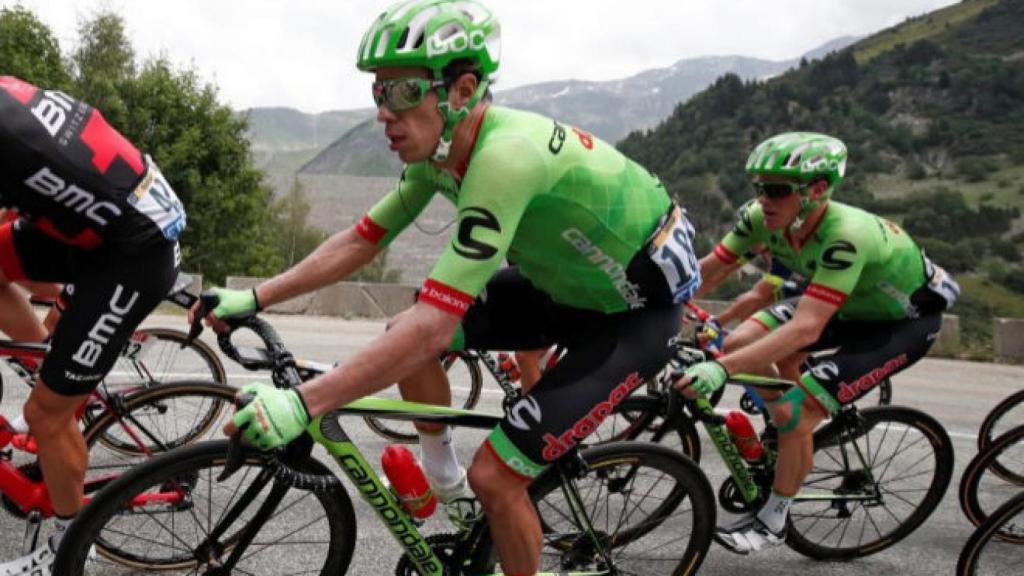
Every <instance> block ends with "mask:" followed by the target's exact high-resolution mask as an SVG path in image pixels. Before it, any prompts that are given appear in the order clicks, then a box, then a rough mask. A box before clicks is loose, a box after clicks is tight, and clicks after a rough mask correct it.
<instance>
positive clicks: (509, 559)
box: [467, 306, 680, 574]
mask: <svg viewBox="0 0 1024 576" xmlns="http://www.w3.org/2000/svg"><path fill="white" fill-rule="evenodd" d="M549 312H550V313H551V318H552V319H553V320H554V323H555V324H554V325H559V326H561V327H562V328H563V330H562V331H561V332H554V334H555V337H556V338H558V340H559V341H560V342H565V343H566V344H567V348H568V350H569V351H568V353H567V354H566V356H565V357H564V358H563V359H562V360H561V361H559V363H558V364H557V365H556V366H555V367H554V368H553V369H551V370H550V371H549V372H545V373H544V375H543V376H542V377H541V379H540V381H539V382H538V383H537V385H536V386H535V387H534V389H533V390H532V391H531V392H530V393H529V394H527V395H525V396H523V397H522V398H521V399H520V400H519V401H518V402H517V403H516V404H514V405H512V406H511V407H510V408H509V410H508V412H507V413H506V415H505V419H504V420H503V421H502V423H501V424H500V425H499V426H498V427H497V428H495V429H494V431H493V432H492V433H491V435H490V436H489V437H488V439H487V441H486V442H485V443H484V445H483V446H482V447H481V448H480V449H479V450H478V451H477V456H476V457H475V458H474V461H473V466H472V467H471V468H470V471H469V480H470V485H471V486H472V487H473V491H474V492H475V493H476V495H477V497H478V499H479V500H480V503H481V505H482V506H483V508H484V510H485V511H486V512H487V515H488V518H489V519H490V526H491V534H492V536H493V539H494V541H495V544H496V545H497V547H498V552H499V555H500V556H501V559H502V568H503V570H504V571H505V572H506V573H516V574H532V573H534V572H535V571H536V570H537V567H538V564H537V563H538V561H539V552H540V546H541V532H540V525H539V521H538V519H537V516H536V512H535V511H534V509H533V507H532V505H531V504H530V500H529V498H528V496H527V491H526V488H527V486H528V485H529V482H530V481H531V480H532V479H533V478H535V477H536V476H537V475H538V474H540V473H541V472H542V471H543V470H544V469H545V468H546V467H547V466H548V465H549V464H550V463H551V462H553V461H555V460H557V459H558V458H560V457H561V456H563V455H564V454H566V453H568V452H569V451H571V450H572V449H573V447H574V446H575V445H576V444H577V443H578V442H580V441H581V440H583V439H584V438H586V437H587V436H588V435H589V434H591V433H592V432H593V431H594V430H596V429H597V427H598V426H599V425H600V423H601V421H602V420H604V418H605V417H607V416H608V415H610V414H611V413H612V410H613V409H614V407H615V406H616V405H617V404H618V403H619V402H621V401H622V400H623V399H625V398H626V397H627V396H628V395H629V394H630V392H632V391H633V390H634V389H636V388H637V387H638V386H640V385H641V384H642V383H643V382H644V381H645V379H647V378H651V377H653V376H654V374H656V373H657V372H658V371H659V370H660V369H661V368H662V367H663V366H664V364H665V362H667V361H668V359H669V358H670V357H671V354H672V351H671V349H670V348H669V341H670V339H671V337H672V336H673V335H674V334H675V333H676V332H678V327H679V326H678V318H679V315H680V309H679V307H667V308H663V309H657V310H642V311H639V312H632V313H625V314H619V315H614V316H605V315H603V314H599V313H595V312H586V311H579V310H572V309H568V308H566V307H559V306H554V307H552V308H551V309H549ZM540 326H541V327H543V326H544V325H543V324H542V325H540ZM467 342H469V340H468V339H467Z"/></svg>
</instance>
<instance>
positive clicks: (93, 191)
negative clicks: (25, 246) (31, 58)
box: [0, 76, 185, 252]
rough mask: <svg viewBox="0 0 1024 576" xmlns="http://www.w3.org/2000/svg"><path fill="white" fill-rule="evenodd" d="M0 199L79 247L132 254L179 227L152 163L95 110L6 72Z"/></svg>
mask: <svg viewBox="0 0 1024 576" xmlns="http://www.w3.org/2000/svg"><path fill="white" fill-rule="evenodd" d="M0 204H2V205H3V206H6V207H11V208H14V209H16V210H17V211H18V212H19V214H20V215H21V216H22V217H25V218H27V219H28V220H30V221H32V223H33V224H34V225H35V227H36V228H37V229H38V230H39V231H41V232H43V233H44V234H46V235H48V236H51V237H53V238H55V239H57V240H59V241H61V242H62V243H64V244H68V245H72V246H76V247H78V248H81V249H85V250H91V249H94V248H97V247H99V246H100V245H108V246H114V247H117V248H120V249H121V250H124V251H126V252H138V251H139V250H140V249H141V248H143V247H145V246H147V245H150V244H152V243H154V241H160V240H162V241H164V242H173V241H175V240H176V239H177V237H178V235H179V234H180V232H181V230H182V229H183V228H184V227H185V212H184V210H183V209H182V206H181V202H180V201H179V200H178V197H177V196H176V195H175V193H174V191H173V190H172V189H171V187H170V186H169V185H168V184H167V182H166V181H165V180H164V178H163V176H162V175H161V174H160V171H159V170H158V169H157V167H156V165H155V164H154V163H153V162H152V160H151V159H150V158H148V157H145V156H143V155H142V154H141V153H140V152H139V151H138V150H137V149H136V148H135V146H133V145H132V143H131V142H129V141H128V140H127V139H126V138H125V137H124V136H122V135H121V134H120V133H118V132H117V131H116V130H114V129H113V128H111V127H110V125H109V124H107V122H106V120H104V119H103V115H102V114H100V112H99V111H98V110H96V109H94V108H92V107H90V106H89V105H87V104H85V103H83V102H79V101H77V100H74V99H72V98H70V97H69V96H67V95H66V94H64V93H62V92H59V91H55V90H42V89H40V88H36V87H35V86H33V85H31V84H28V83H27V82H24V81H22V80H19V79H17V78H13V77H11V76H0Z"/></svg>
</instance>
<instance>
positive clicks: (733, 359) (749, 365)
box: [718, 318, 823, 374]
mask: <svg viewBox="0 0 1024 576" xmlns="http://www.w3.org/2000/svg"><path fill="white" fill-rule="evenodd" d="M822 327H823V325H817V323H815V322H801V321H797V320H796V319H795V318H794V319H793V320H792V321H790V322H787V323H786V324H783V325H782V326H781V327H780V328H779V329H777V330H775V331H774V332H772V333H771V334H769V335H767V336H765V337H764V338H761V339H760V340H757V341H756V342H754V343H752V344H750V345H748V346H745V347H743V348H740V349H739V350H736V351H735V352H731V353H729V354H726V355H725V356H722V357H721V358H719V359H718V362H719V363H721V364H722V366H724V367H725V369H726V370H727V371H728V372H729V374H744V373H760V371H761V370H763V369H764V367H765V366H766V365H770V364H772V363H774V362H776V361H778V360H781V359H783V358H786V357H788V356H790V355H791V354H793V353H795V352H797V351H799V350H802V349H804V348H805V347H807V346H810V345H811V344H813V343H814V342H815V341H817V339H818V336H819V335H820V334H821V329H822Z"/></svg>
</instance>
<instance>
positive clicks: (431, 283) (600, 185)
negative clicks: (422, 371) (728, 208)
mask: <svg viewBox="0 0 1024 576" xmlns="http://www.w3.org/2000/svg"><path fill="white" fill-rule="evenodd" d="M481 118H482V119H481V121H480V123H479V125H478V126H476V127H475V128H474V130H475V132H476V142H475V144H474V145H473V149H472V154H471V157H470V161H469V162H468V163H467V166H464V167H463V169H462V170H459V171H457V172H458V173H457V174H455V175H452V174H449V173H447V172H443V171H441V170H438V169H437V168H435V167H434V166H433V165H432V164H430V163H429V162H419V163H416V164H412V165H410V166H408V167H407V168H406V170H405V173H404V174H403V175H402V179H401V181H400V182H399V183H398V186H397V187H396V188H395V189H394V190H393V191H392V192H390V193H389V194H388V195H387V196H385V197H384V198H383V199H382V200H381V201H380V202H378V203H377V204H376V205H375V206H374V207H373V208H372V209H371V210H370V212H369V213H368V214H367V215H366V217H364V218H363V220H362V221H361V222H360V223H359V224H358V225H357V226H356V230H357V232H359V234H361V235H362V236H363V237H364V238H366V239H367V240H369V241H371V242H374V243H376V244H378V245H381V246H386V245H387V244H388V243H389V242H391V241H392V240H393V239H394V238H395V236H397V235H398V234H399V233H400V232H401V231H402V230H403V229H404V228H405V227H406V226H407V225H408V224H409V223H410V222H412V220H413V219H414V218H416V216H417V215H418V214H419V213H420V211H421V210H423V208H424V207H425V206H426V205H427V203H428V202H429V201H430V199H431V197H432V196H433V195H434V193H435V192H440V193H441V194H442V195H444V196H445V197H446V198H447V199H448V200H450V201H451V202H453V203H454V204H455V206H456V209H457V213H458V216H457V218H458V227H457V229H456V231H455V232H454V233H453V234H452V239H451V242H450V244H449V245H448V247H447V248H446V250H445V252H444V254H443V255H442V256H441V258H440V260H439V261H438V263H437V265H436V266H435V267H434V269H433V271H432V272H431V273H430V275H429V277H428V279H427V281H426V283H425V284H424V286H423V290H421V292H420V299H421V300H424V301H426V302H428V303H431V304H434V305H436V306H438V307H440V308H442V309H444V310H447V311H449V312H452V313H454V314H459V315H462V314H464V313H465V312H466V310H467V309H468V308H469V306H470V304H471V303H472V302H473V299H474V298H475V297H476V296H477V295H478V294H479V293H480V292H481V290H482V289H483V287H484V285H485V284H486V283H487V281H488V280H489V279H490V278H491V276H493V275H494V273H495V271H496V270H498V268H499V267H500V266H501V265H502V264H503V262H504V260H505V258H506V257H507V258H508V260H509V261H510V262H511V263H513V264H515V265H516V266H518V268H519V272H520V273H521V274H522V275H523V276H524V277H526V278H527V279H528V280H529V281H530V282H531V283H532V284H533V285H534V286H536V287H537V288H539V289H540V290H542V291H544V292H545V293H547V294H549V295H550V296H551V298H552V300H553V301H554V302H556V303H559V304H563V305H568V306H573V307H576V308H582V309H587V310H596V311H600V312H604V313H614V312H621V311H625V310H632V309H641V308H644V307H645V306H649V305H652V304H654V303H655V302H660V300H659V299H652V296H651V295H652V294H653V293H655V292H656V291H658V290H660V291H661V292H663V293H666V294H670V295H671V296H674V298H668V299H665V300H668V301H667V302H666V303H667V304H670V303H671V300H676V301H678V300H680V299H687V298H688V297H689V296H690V295H691V294H692V292H693V291H695V290H696V287H697V285H699V282H700V278H699V274H698V273H697V267H696V258H695V257H694V255H693V248H692V242H693V228H692V227H691V226H689V224H688V223H687V222H686V219H685V216H683V215H682V214H681V212H680V211H679V210H670V207H671V205H672V204H671V201H670V200H669V197H668V194H667V193H666V192H665V189H664V187H663V186H662V184H661V183H660V182H659V181H658V179H657V178H655V177H654V176H652V175H651V174H650V173H649V172H647V171H646V170H645V169H644V168H642V167H641V166H639V165H638V164H636V163H635V162H633V161H631V160H629V159H628V158H626V157H625V156H623V155H622V154H621V153H620V152H618V151H617V150H615V148H613V147H612V146H610V145H608V144H606V143H604V142H602V141H600V140H598V139H597V138H594V137H593V136H591V135H589V134H587V133H585V132H581V131H580V130H577V129H576V128H571V127H568V126H564V125H562V124H559V123H558V122H554V121H552V120H550V119H548V118H545V117H542V116H538V115H535V114H531V113H527V112H520V111H516V110H509V109H505V108H499V107H493V106H492V107H490V108H488V109H487V110H486V111H485V113H484V114H483V115H482V116H481ZM672 222H675V224H673V223H672ZM659 226H660V228H659ZM656 232H658V233H657V234H655V233H656ZM662 232H664V233H662ZM649 241H650V242H649ZM645 249H646V250H647V251H645ZM648 254H650V256H648ZM638 255H639V256H641V257H637V256H638ZM652 262H653V263H654V265H651V263H652ZM641 268H643V269H655V270H659V273H657V274H649V273H643V274H640V273H637V269H641ZM655 283H660V286H655V285H654V284H655ZM651 300H654V301H651Z"/></svg>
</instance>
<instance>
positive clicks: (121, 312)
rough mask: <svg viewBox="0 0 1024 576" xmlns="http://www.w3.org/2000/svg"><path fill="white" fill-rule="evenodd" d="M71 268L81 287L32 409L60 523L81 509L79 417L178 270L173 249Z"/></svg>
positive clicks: (82, 261) (101, 258)
mask: <svg viewBox="0 0 1024 576" xmlns="http://www.w3.org/2000/svg"><path fill="white" fill-rule="evenodd" d="M68 262H69V264H68V270H69V275H68V278H66V279H67V280H73V281H74V282H75V284H76V291H75V294H74V297H73V299H72V301H71V302H69V303H68V308H67V310H66V311H65V313H64V316H63V318H62V320H61V322H60V323H59V324H58V325H57V328H56V330H55V331H54V333H53V338H52V339H51V348H50V353H49V354H47V357H46V359H45V360H44V362H43V366H42V368H41V369H40V372H39V383H38V384H37V386H36V388H35V389H34V390H33V392H32V394H31V395H30V396H29V400H28V403H27V404H26V406H25V416H26V418H27V419H28V422H29V426H30V428H31V430H32V433H33V435H34V436H35V438H36V442H37V443H38V446H39V448H38V454H39V461H40V465H41V466H42V469H43V477H44V479H45V480H46V482H47V488H48V491H49V493H50V496H51V498H52V499H53V502H54V509H55V510H56V512H57V513H58V514H59V515H61V516H71V515H73V514H74V513H75V512H77V510H78V509H79V508H80V507H81V505H82V499H81V498H82V492H81V491H82V487H81V484H82V482H83V479H84V474H85V464H86V461H87V456H86V450H85V443H84V441H83V440H82V438H81V431H80V430H79V428H78V425H77V423H76V422H75V411H76V409H77V408H78V406H80V405H81V402H82V400H83V399H84V398H85V395H87V394H88V393H89V392H90V391H91V390H92V389H93V388H94V387H95V386H96V385H97V384H98V383H99V382H100V381H101V380H102V379H103V377H104V376H106V373H107V372H108V371H109V370H110V368H111V366H113V364H114V362H115V360H116V359H117V356H118V354H119V353H120V351H121V349H122V348H123V346H124V344H125V342H126V341H127V339H128V338H129V337H130V336H131V334H132V332H133V331H134V330H135V327H136V326H138V324H139V323H140V322H142V320H143V319H145V317H146V316H147V315H148V314H149V313H150V312H151V311H152V310H153V309H154V308H155V307H156V306H157V304H159V303H160V301H161V300H162V299H163V297H164V296H165V295H166V293H167V291H168V290H169V289H170V287H171V285H172V283H173V281H174V275H175V273H176V268H177V266H176V262H175V257H174V250H173V247H172V246H171V245H169V244H166V245H165V244H161V245H157V246H154V247H151V248H147V249H143V250H141V251H140V252H138V253H136V254H131V255H129V254H124V253H120V252H113V251H110V250H106V249H102V248H101V249H98V250H96V251H92V252H88V253H86V252H80V251H76V252H74V253H73V255H72V256H71V257H70V258H69V260H68Z"/></svg>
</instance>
